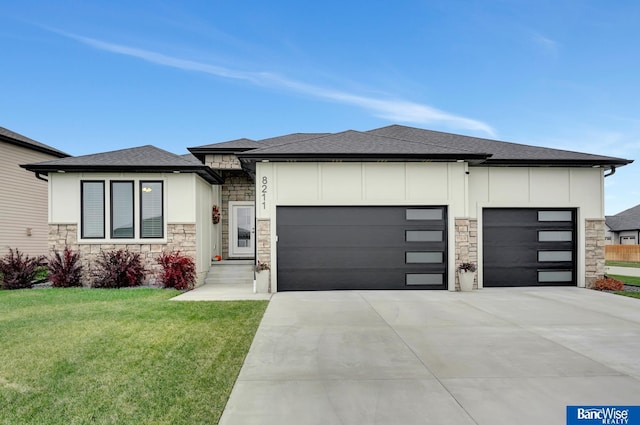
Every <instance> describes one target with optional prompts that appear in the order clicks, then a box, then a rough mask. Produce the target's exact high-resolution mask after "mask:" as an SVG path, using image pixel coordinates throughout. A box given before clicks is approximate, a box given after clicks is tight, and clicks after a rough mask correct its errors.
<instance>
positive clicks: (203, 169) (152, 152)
mask: <svg viewBox="0 0 640 425" xmlns="http://www.w3.org/2000/svg"><path fill="white" fill-rule="evenodd" d="M22 167H24V168H26V169H27V170H30V171H34V172H38V173H42V174H45V173H48V172H55V171H75V172H100V171H134V172H171V171H179V172H193V173H197V174H199V175H200V176H202V177H203V178H204V179H206V180H207V181H209V182H210V183H220V182H222V179H221V178H220V177H219V176H218V175H217V174H215V173H214V172H213V170H211V169H210V168H209V167H207V166H206V165H204V164H202V163H201V162H199V161H198V162H196V161H194V160H193V159H191V158H185V157H182V156H180V155H176V154H173V153H171V152H167V151H165V150H163V149H160V148H157V147H155V146H151V145H146V146H140V147H137V148H130V149H120V150H116V151H111V152H103V153H97V154H92V155H83V156H75V157H68V158H61V159H56V160H53V161H44V162H38V163H35V164H27V165H23V166H22Z"/></svg>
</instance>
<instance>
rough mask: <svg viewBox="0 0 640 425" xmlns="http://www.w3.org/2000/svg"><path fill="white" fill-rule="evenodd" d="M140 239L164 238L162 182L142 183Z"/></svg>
mask: <svg viewBox="0 0 640 425" xmlns="http://www.w3.org/2000/svg"><path fill="white" fill-rule="evenodd" d="M140 237H141V238H162V237H164V216H163V208H162V182H160V181H141V182H140Z"/></svg>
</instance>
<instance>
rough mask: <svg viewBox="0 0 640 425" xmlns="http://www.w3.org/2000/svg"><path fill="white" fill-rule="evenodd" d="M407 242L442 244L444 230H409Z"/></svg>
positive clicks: (406, 237)
mask: <svg viewBox="0 0 640 425" xmlns="http://www.w3.org/2000/svg"><path fill="white" fill-rule="evenodd" d="M405 240H406V241H407V242H442V230H407V231H406V232H405Z"/></svg>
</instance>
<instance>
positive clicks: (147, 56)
mask: <svg viewBox="0 0 640 425" xmlns="http://www.w3.org/2000/svg"><path fill="white" fill-rule="evenodd" d="M52 31H54V32H56V33H58V34H61V35H64V36H66V37H69V38H72V39H74V40H76V41H79V42H81V43H83V44H86V45H88V46H91V47H93V48H95V49H99V50H103V51H107V52H111V53H115V54H119V55H125V56H130V57H135V58H138V59H142V60H144V61H147V62H150V63H154V64H158V65H163V66H167V67H171V68H177V69H182V70H187V71H196V72H202V73H206V74H210V75H215V76H217V77H221V78H229V79H235V80H244V81H248V82H250V83H252V84H255V85H259V86H268V87H275V88H278V87H279V88H284V89H287V90H290V91H293V92H297V93H300V94H305V95H308V96H313V97H316V98H318V99H324V100H328V101H332V102H338V103H342V104H346V105H353V106H357V107H360V108H362V109H365V110H368V111H370V112H371V113H372V114H374V115H375V116H378V117H381V118H385V119H389V120H392V121H397V122H405V123H418V124H431V125H437V124H442V125H445V126H447V127H450V128H454V129H463V130H471V131H475V132H481V133H484V134H486V135H488V136H492V137H495V131H494V130H493V128H492V127H491V126H490V125H488V124H486V123H484V122H482V121H478V120H474V119H471V118H466V117H462V116H459V115H455V114H452V113H449V112H445V111H441V110H439V109H437V108H434V107H432V106H428V105H424V104H420V103H415V102H411V101H407V100H402V99H391V98H387V99H383V98H375V97H370V96H362V95H358V94H354V93H349V92H345V91H341V90H336V89H331V88H326V87H320V86H316V85H313V84H308V83H305V82H301V81H297V80H294V79H291V78H288V77H285V76H282V75H278V74H275V73H270V72H248V71H238V70H233V69H229V68H226V67H222V66H218V65H212V64H208V63H203V62H198V61H193V60H189V59H182V58H177V57H173V56H169V55H165V54H162V53H157V52H153V51H149V50H144V49H139V48H136V47H131V46H125V45H120V44H114V43H109V42H106V41H102V40H97V39H94V38H89V37H84V36H80V35H75V34H70V33H66V32H62V31H57V30H52Z"/></svg>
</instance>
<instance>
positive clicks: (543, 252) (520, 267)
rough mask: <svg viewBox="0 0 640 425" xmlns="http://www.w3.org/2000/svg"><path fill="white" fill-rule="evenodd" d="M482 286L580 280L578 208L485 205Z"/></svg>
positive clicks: (558, 284) (568, 282)
mask: <svg viewBox="0 0 640 425" xmlns="http://www.w3.org/2000/svg"><path fill="white" fill-rule="evenodd" d="M482 221H483V224H482V233H483V235H482V237H483V265H484V286H486V287H491V286H573V285H576V210H575V209H570V208H569V209H540V208H526V209H525V208H485V209H484V212H483V216H482Z"/></svg>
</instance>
